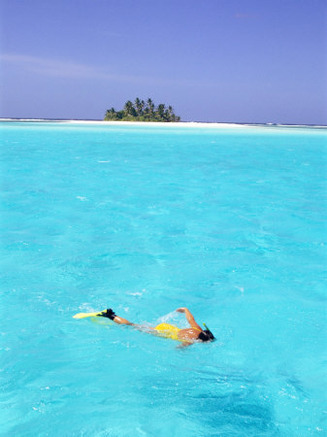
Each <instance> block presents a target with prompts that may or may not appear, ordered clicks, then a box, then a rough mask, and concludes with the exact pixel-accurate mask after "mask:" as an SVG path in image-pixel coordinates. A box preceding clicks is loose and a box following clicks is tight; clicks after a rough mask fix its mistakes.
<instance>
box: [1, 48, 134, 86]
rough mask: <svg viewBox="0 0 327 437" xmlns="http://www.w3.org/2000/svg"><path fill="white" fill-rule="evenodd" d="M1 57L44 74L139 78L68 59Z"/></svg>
mask: <svg viewBox="0 0 327 437" xmlns="http://www.w3.org/2000/svg"><path fill="white" fill-rule="evenodd" d="M0 59H1V61H2V62H3V63H9V64H14V65H16V66H18V67H19V68H21V69H23V70H25V71H28V72H32V73H35V74H40V75H43V76H53V77H64V78H73V79H78V78H93V79H113V80H121V81H133V80H137V79H138V78H137V77H134V76H124V75H117V74H113V73H111V72H109V71H106V70H105V69H102V68H100V67H96V66H93V65H86V64H80V63H77V62H72V61H67V60H60V59H49V58H41V57H37V56H29V55H21V54H11V53H7V54H3V55H1V56H0Z"/></svg>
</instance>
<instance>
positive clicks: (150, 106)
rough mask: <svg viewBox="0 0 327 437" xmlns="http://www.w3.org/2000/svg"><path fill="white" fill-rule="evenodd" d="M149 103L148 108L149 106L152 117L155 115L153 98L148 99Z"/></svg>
mask: <svg viewBox="0 0 327 437" xmlns="http://www.w3.org/2000/svg"><path fill="white" fill-rule="evenodd" d="M147 105H148V108H149V114H150V117H152V116H153V112H154V103H153V101H152V100H151V99H148V100H147Z"/></svg>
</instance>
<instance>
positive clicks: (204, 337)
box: [199, 323, 215, 341]
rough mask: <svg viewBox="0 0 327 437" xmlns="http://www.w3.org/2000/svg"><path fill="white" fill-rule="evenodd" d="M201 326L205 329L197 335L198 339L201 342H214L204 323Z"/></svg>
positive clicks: (213, 337)
mask: <svg viewBox="0 0 327 437" xmlns="http://www.w3.org/2000/svg"><path fill="white" fill-rule="evenodd" d="M203 326H204V327H205V329H204V330H203V332H201V334H200V335H199V339H200V340H202V341H212V340H215V336H214V335H213V333H212V332H211V331H210V329H209V328H208V326H207V325H206V324H205V323H203Z"/></svg>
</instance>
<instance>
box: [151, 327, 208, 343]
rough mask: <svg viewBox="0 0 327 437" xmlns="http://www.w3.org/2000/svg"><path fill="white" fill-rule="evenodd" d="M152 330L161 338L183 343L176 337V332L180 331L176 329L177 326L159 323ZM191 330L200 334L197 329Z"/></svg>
mask: <svg viewBox="0 0 327 437" xmlns="http://www.w3.org/2000/svg"><path fill="white" fill-rule="evenodd" d="M154 329H155V330H156V331H158V334H159V335H160V336H161V337H165V338H171V339H172V340H179V341H184V340H183V339H182V338H179V337H178V332H179V331H181V329H180V328H177V326H174V325H169V323H160V325H158V326H156V327H155V328H154ZM193 329H196V330H197V331H199V332H201V330H200V329H198V328H193Z"/></svg>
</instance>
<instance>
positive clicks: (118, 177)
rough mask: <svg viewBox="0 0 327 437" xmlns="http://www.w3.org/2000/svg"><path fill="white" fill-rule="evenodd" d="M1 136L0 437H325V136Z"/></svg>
mask: <svg viewBox="0 0 327 437" xmlns="http://www.w3.org/2000/svg"><path fill="white" fill-rule="evenodd" d="M0 130H1V131H0V132H1V133H0V134H1V142H2V146H1V166H0V169H1V179H0V181H1V202H0V225H1V248H0V259H1V287H0V292H1V315H2V317H1V321H0V332H1V366H0V367H1V395H0V400H1V406H2V408H1V410H2V413H1V423H0V434H1V435H3V436H26V437H29V436H31V437H32V436H33V437H34V436H70V437H72V436H96V437H98V436H99V437H105V436H113V437H121V436H124V437H125V436H126V437H129V436H133V437H134V436H163V437H166V436H169V437H173V436H179V437H180V436H182V437H184V436H185V437H193V436H194V437H195V436H197V437H201V436H203V437H210V436H219V437H230V436H231V437H234V436H235V437H236V436H237V437H238V436H247V437H250V436H262V437H263V436H265V437H266V436H285V437H286V436H287V437H291V436H294V437H298V436H301V437H305V436H316V435H317V436H323V435H326V432H327V426H326V411H327V405H326V350H327V347H326V346H327V344H326V343H327V341H326V338H327V337H326V324H327V320H326V304H325V302H326V285H325V284H326V282H325V272H326V258H327V257H326V213H327V211H326V210H327V200H326V193H327V190H326V188H327V186H326V185H327V184H326V162H327V161H326V157H327V156H326V155H327V153H326V152H327V151H326V148H327V141H326V140H327V129H323V128H321V129H314V128H305V127H297V128H287V127H278V126H277V127H276V126H271V127H268V126H264V127H260V126H255V127H249V126H238V127H234V128H232V127H228V126H226V127H220V128H215V127H210V126H209V127H205V126H199V127H197V126H193V127H185V126H183V125H181V126H178V125H177V126H176V125H170V124H167V125H166V126H162V125H158V126H156V125H152V124H151V125H146V124H144V125H135V126H134V125H124V124H121V125H120V124H113V125H111V124H101V123H99V124H91V123H84V124H83V123H64V122H56V123H50V122H1V123H0ZM180 306H183V307H187V308H189V309H190V311H191V312H192V313H193V314H194V317H195V319H196V320H197V321H198V323H199V324H202V323H203V322H205V323H206V324H207V325H208V326H209V327H210V329H211V330H212V332H213V333H214V334H215V337H216V341H215V342H212V343H208V344H205V343H203V344H194V345H192V346H189V347H186V348H180V347H178V345H179V343H178V342H176V341H173V340H168V339H162V338H158V337H155V336H151V335H148V334H146V333H144V332H139V331H137V330H134V329H133V328H131V327H125V326H118V325H115V324H113V323H112V322H109V321H107V320H105V319H102V318H101V319H100V318H99V319H97V318H96V319H94V318H93V319H82V320H75V319H73V318H72V316H73V315H74V314H76V313H78V312H88V311H97V310H103V309H105V308H113V309H114V311H115V312H116V313H117V314H118V315H120V316H122V317H125V318H127V319H129V320H131V321H132V322H136V323H144V324H148V325H149V326H155V324H157V323H160V322H162V321H165V322H168V323H173V324H176V325H178V326H181V327H186V326H187V325H186V322H185V320H184V318H183V315H182V314H179V313H176V311H175V310H176V308H178V307H180Z"/></svg>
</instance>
